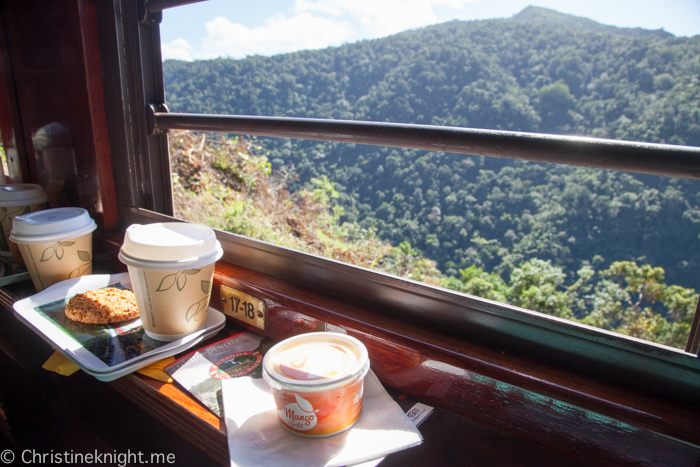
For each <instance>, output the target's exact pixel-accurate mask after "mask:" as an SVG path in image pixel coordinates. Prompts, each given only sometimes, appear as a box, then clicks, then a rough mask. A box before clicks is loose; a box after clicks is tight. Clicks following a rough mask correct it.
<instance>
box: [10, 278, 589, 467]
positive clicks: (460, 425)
mask: <svg viewBox="0 0 700 467" xmlns="http://www.w3.org/2000/svg"><path fill="white" fill-rule="evenodd" d="M32 293H34V292H33V287H32V286H31V283H28V282H25V283H23V284H14V285H13V286H10V287H7V288H3V289H0V376H1V377H0V405H2V406H3V407H8V405H5V404H6V403H7V404H9V409H8V410H7V415H8V420H9V421H10V425H11V427H12V431H13V434H14V435H15V436H14V438H15V439H14V444H12V445H9V447H12V448H13V449H15V450H17V449H20V448H26V449H35V450H44V451H45V452H49V450H51V449H53V450H55V451H58V450H59V449H60V450H65V449H72V450H73V451H74V452H93V451H95V450H96V451H97V452H113V451H115V450H118V451H120V452H126V451H127V450H131V452H135V451H137V450H138V451H141V452H144V453H146V454H147V455H148V454H149V453H154V452H163V453H174V454H175V455H176V460H177V462H176V465H197V466H208V465H229V460H228V447H227V444H226V434H225V426H224V424H223V422H222V421H221V420H220V419H219V418H217V417H216V416H214V415H213V414H212V413H211V412H209V411H208V410H207V409H205V408H204V407H203V406H202V405H200V404H199V402H197V401H196V400H195V399H194V398H192V396H190V395H189V394H188V393H187V392H186V391H185V390H183V389H182V388H181V387H180V386H179V385H178V384H177V383H175V384H165V383H162V382H159V381H155V380H153V379H151V378H148V377H145V376H142V375H139V374H130V375H127V376H124V377H122V378H120V379H117V380H115V381H112V382H109V383H102V382H100V381H98V380H96V379H94V378H92V377H91V376H88V375H87V374H85V373H82V372H78V373H76V374H74V375H72V376H70V377H63V376H59V375H56V374H54V373H51V372H48V371H45V370H43V369H41V365H42V363H43V362H44V361H45V360H46V358H48V356H49V355H51V353H52V351H53V350H52V349H51V348H50V346H49V345H48V344H46V342H44V341H43V340H42V339H41V338H40V337H39V336H37V335H36V334H34V333H33V332H32V331H30V330H29V328H27V327H26V326H24V325H23V324H22V323H21V322H19V321H18V320H17V319H15V318H14V316H12V312H11V308H10V306H11V304H12V303H13V302H14V301H15V300H16V299H18V298H19V297H22V296H27V295H31V294H32ZM240 330H241V328H240V327H238V326H236V325H233V324H231V323H229V324H228V325H227V328H226V329H225V330H224V331H222V332H221V333H220V334H219V335H218V336H216V339H219V338H223V337H225V336H226V335H227V334H235V333H238V332H240ZM209 343H211V341H210V342H207V343H203V344H202V345H207V344H209ZM387 389H388V390H389V393H390V394H391V395H392V396H393V397H394V399H395V400H396V401H397V402H398V403H399V405H401V407H402V408H403V409H404V410H408V409H409V408H410V407H411V406H412V405H413V403H414V401H412V400H411V399H410V398H407V397H405V396H404V395H403V394H401V393H400V392H398V391H395V390H393V389H392V388H387ZM19 415H23V417H20V416H19ZM39 418H41V420H42V421H43V423H41V424H37V423H36V422H35V421H36V420H38V419H39ZM420 431H421V433H422V434H423V436H424V443H423V444H422V445H421V446H418V447H415V448H411V449H410V450H407V451H404V452H401V453H397V454H393V455H391V456H389V457H388V458H387V459H385V460H384V462H383V463H382V465H387V466H423V465H426V464H431V463H432V464H435V465H441V466H443V465H445V466H452V465H453V466H460V467H461V466H469V465H474V466H481V467H483V466H511V465H520V466H532V467H547V466H560V465H568V466H571V467H578V466H584V465H587V464H585V463H583V462H581V461H577V460H575V459H571V458H569V457H566V456H563V455H561V454H559V453H557V452H555V451H552V450H550V449H547V448H544V447H542V446H540V445H538V444H536V443H531V442H528V441H527V440H524V439H521V438H517V437H514V436H512V435H508V434H507V433H504V432H502V431H499V430H495V429H493V428H491V427H488V426H485V425H483V424H480V423H478V422H475V421H473V420H470V419H469V418H467V417H463V416H460V415H458V414H456V413H454V412H451V411H447V410H444V409H440V408H437V409H436V411H435V413H434V414H433V415H432V416H431V417H430V418H428V419H427V421H426V422H425V423H424V424H423V425H421V427H420ZM3 441H4V440H3V436H2V433H0V447H3V448H4V446H3Z"/></svg>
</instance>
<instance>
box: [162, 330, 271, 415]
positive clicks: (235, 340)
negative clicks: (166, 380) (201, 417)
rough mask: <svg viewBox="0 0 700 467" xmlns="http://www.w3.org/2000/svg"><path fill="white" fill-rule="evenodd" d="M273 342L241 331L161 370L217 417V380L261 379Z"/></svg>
mask: <svg viewBox="0 0 700 467" xmlns="http://www.w3.org/2000/svg"><path fill="white" fill-rule="evenodd" d="M274 344H275V342H274V341H272V340H270V339H267V338H265V337H263V336H261V335H259V334H256V333H254V332H251V331H244V332H242V333H240V334H237V335H235V336H232V337H229V338H227V339H224V340H221V341H219V342H215V343H214V344H211V345H209V346H207V347H203V348H201V349H199V350H197V351H195V352H192V353H190V354H187V355H185V356H184V357H181V358H179V359H177V360H175V361H174V362H173V363H171V364H170V365H168V366H166V367H165V368H164V370H165V372H166V373H168V374H169V375H170V376H172V378H173V379H174V380H175V381H177V382H178V383H180V384H181V385H182V386H183V387H184V388H185V389H187V391H189V392H190V394H192V395H193V396H194V397H195V398H196V399H197V400H199V401H200V402H201V403H202V404H204V406H205V407H207V408H208V409H209V410H211V411H212V412H213V413H214V414H215V415H216V416H217V417H219V418H221V416H222V414H223V400H222V396H221V381H222V380H224V379H232V378H240V377H250V378H255V379H258V378H262V361H263V356H264V355H265V352H267V350H268V349H269V348H270V347H272V346H273V345H274Z"/></svg>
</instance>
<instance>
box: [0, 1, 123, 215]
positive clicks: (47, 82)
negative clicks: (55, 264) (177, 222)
mask: <svg viewBox="0 0 700 467" xmlns="http://www.w3.org/2000/svg"><path fill="white" fill-rule="evenodd" d="M0 13H1V14H2V19H3V24H4V27H3V29H2V34H3V41H4V44H6V45H7V47H6V48H3V50H2V57H1V59H2V72H3V79H2V80H3V86H4V87H5V95H6V96H9V98H8V99H7V100H3V105H0V113H2V114H3V116H2V118H0V122H2V125H3V128H2V132H3V141H4V142H5V141H6V142H7V143H9V144H10V146H9V149H10V154H11V155H12V154H14V152H16V153H17V158H18V159H19V161H17V162H18V164H16V165H18V167H19V170H21V171H22V174H21V175H22V176H21V181H23V182H24V183H39V184H41V185H42V186H44V188H45V189H46V191H47V192H48V194H49V204H50V206H51V207H60V206H81V207H84V208H86V209H88V211H90V214H91V215H92V216H93V217H94V218H95V220H96V221H97V222H98V224H99V225H100V226H101V227H103V228H108V229H109V228H114V227H117V226H118V213H117V205H116V193H115V189H114V177H113V174H112V162H111V161H112V155H111V150H110V144H109V132H108V128H107V119H106V111H105V103H104V89H103V79H102V66H101V62H100V51H99V38H98V34H97V22H96V17H95V0H36V1H31V2H26V1H24V0H4V1H3V2H0ZM2 91H3V89H2V86H0V92H2ZM8 125H12V127H11V129H10V128H8ZM6 133H7V136H5V134H6ZM17 138H21V139H22V141H21V142H20V141H17Z"/></svg>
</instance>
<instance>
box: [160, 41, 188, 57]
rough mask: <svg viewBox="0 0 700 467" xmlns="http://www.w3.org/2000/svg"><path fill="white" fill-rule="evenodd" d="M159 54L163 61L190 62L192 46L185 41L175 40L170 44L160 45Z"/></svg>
mask: <svg viewBox="0 0 700 467" xmlns="http://www.w3.org/2000/svg"><path fill="white" fill-rule="evenodd" d="M160 53H161V55H162V56H163V60H168V59H174V60H187V61H192V46H191V45H190V43H189V42H187V40H186V39H175V40H174V41H172V42H168V43H163V44H160Z"/></svg>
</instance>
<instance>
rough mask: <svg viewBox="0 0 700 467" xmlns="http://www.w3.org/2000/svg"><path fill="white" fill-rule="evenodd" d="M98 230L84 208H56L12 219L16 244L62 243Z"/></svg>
mask: <svg viewBox="0 0 700 467" xmlns="http://www.w3.org/2000/svg"><path fill="white" fill-rule="evenodd" d="M96 228H97V224H96V223H95V221H94V220H93V219H92V218H91V217H90V214H88V212H87V211H86V210H85V209H83V208H56V209H47V210H45V211H37V212H32V213H29V214H25V215H23V216H17V217H15V218H14V219H12V232H10V240H12V241H13V242H15V243H25V244H26V243H49V242H60V241H62V240H68V239H70V238H78V237H82V236H83V235H87V234H89V233H90V232H92V231H93V230H95V229H96Z"/></svg>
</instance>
